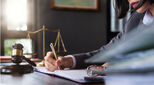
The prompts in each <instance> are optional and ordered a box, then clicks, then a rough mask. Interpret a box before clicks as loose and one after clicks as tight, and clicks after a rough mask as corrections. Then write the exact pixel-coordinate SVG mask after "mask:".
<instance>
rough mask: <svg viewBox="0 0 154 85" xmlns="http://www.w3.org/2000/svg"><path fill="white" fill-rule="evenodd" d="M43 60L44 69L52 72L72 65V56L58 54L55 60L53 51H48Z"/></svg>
mask: <svg viewBox="0 0 154 85" xmlns="http://www.w3.org/2000/svg"><path fill="white" fill-rule="evenodd" d="M44 60H45V67H46V69H47V70H49V71H52V72H53V71H55V70H62V69H64V68H71V67H72V66H73V59H72V57H62V56H58V59H57V60H55V58H54V54H53V52H48V53H47V55H46V56H45V58H44Z"/></svg>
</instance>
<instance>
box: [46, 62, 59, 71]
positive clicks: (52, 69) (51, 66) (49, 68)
mask: <svg viewBox="0 0 154 85" xmlns="http://www.w3.org/2000/svg"><path fill="white" fill-rule="evenodd" d="M45 67H46V69H47V70H49V71H51V72H53V71H55V70H57V69H58V68H57V66H54V65H52V64H50V63H48V62H45Z"/></svg>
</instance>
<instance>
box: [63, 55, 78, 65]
mask: <svg viewBox="0 0 154 85" xmlns="http://www.w3.org/2000/svg"><path fill="white" fill-rule="evenodd" d="M64 57H71V58H72V60H73V65H72V67H71V68H75V66H76V59H75V57H74V56H73V55H66V56H64Z"/></svg>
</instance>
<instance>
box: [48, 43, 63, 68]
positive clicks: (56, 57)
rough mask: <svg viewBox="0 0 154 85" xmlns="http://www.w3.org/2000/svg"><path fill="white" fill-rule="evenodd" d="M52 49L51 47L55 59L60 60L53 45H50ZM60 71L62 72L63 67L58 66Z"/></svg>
mask: <svg viewBox="0 0 154 85" xmlns="http://www.w3.org/2000/svg"><path fill="white" fill-rule="evenodd" d="M50 47H51V49H52V52H53V54H54V57H55V59H56V60H58V56H57V55H56V51H55V49H54V46H53V43H51V44H50ZM58 69H59V70H61V69H62V67H61V66H58Z"/></svg>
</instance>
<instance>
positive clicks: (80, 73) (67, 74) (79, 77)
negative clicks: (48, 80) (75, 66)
mask: <svg viewBox="0 0 154 85" xmlns="http://www.w3.org/2000/svg"><path fill="white" fill-rule="evenodd" d="M36 71H38V72H41V73H45V74H50V75H55V76H59V77H62V78H66V79H69V80H72V81H76V82H79V83H91V82H103V79H102V81H88V80H85V79H84V77H88V75H87V70H86V69H83V70H56V71H54V72H50V71H48V70H46V68H45V67H36Z"/></svg>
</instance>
